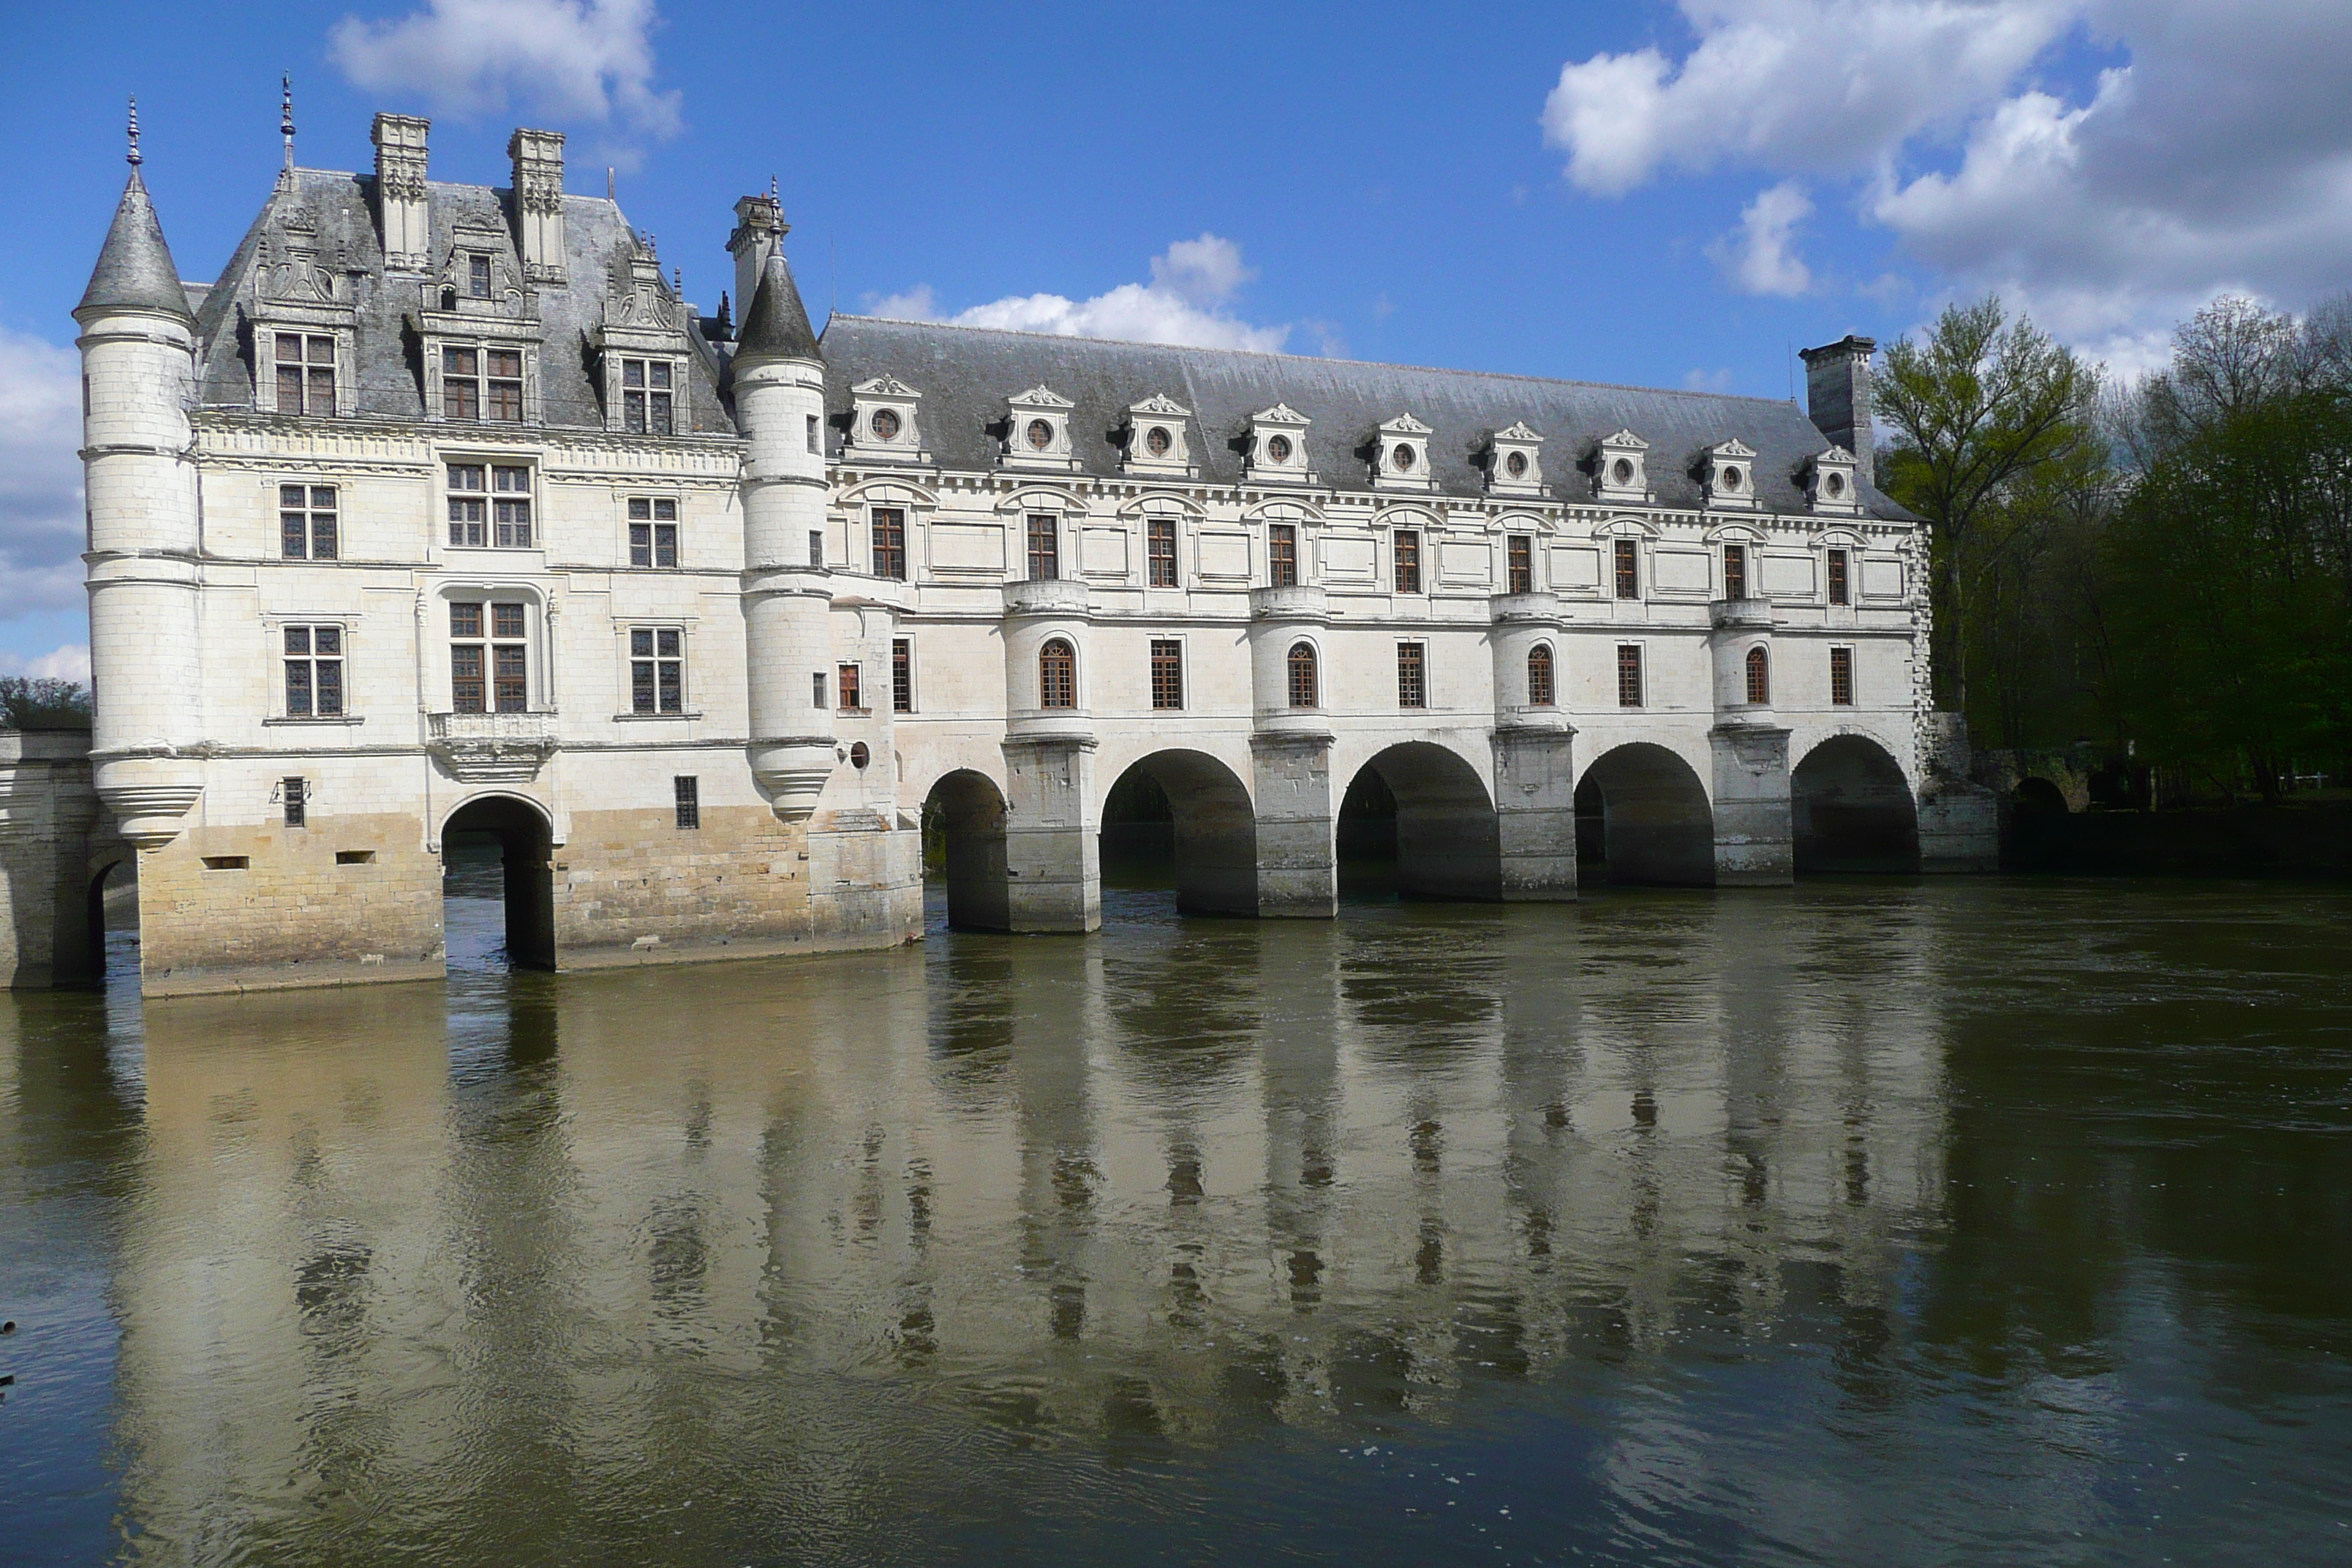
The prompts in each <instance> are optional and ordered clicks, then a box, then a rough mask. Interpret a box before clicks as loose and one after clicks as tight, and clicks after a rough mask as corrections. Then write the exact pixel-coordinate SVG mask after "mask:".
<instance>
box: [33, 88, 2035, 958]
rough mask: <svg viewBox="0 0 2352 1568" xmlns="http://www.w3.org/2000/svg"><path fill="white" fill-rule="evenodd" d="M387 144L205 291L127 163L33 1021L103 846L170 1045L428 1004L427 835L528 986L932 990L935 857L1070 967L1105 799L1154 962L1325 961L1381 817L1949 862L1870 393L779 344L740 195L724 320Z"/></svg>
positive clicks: (1460, 856)
mask: <svg viewBox="0 0 2352 1568" xmlns="http://www.w3.org/2000/svg"><path fill="white" fill-rule="evenodd" d="M427 132H428V125H427V122H426V121H423V120H420V119H415V118H411V117H407V116H403V115H394V114H382V115H378V116H377V117H376V119H375V121H374V126H373V142H374V146H375V168H374V170H373V174H345V173H331V172H326V171H320V170H312V169H305V168H300V167H298V166H297V165H296V163H295V162H294V159H293V156H292V141H291V130H290V122H289V128H288V153H287V159H286V163H285V167H284V169H283V171H282V172H281V174H279V176H278V181H277V184H276V186H275V188H274V189H273V190H272V191H271V192H270V194H269V196H268V200H267V202H265V203H264V204H263V205H262V208H261V211H260V213H259V215H258V216H257V217H256V219H255V220H254V223H253V225H252V226H251V228H250V229H249V230H248V231H247V235H246V237H245V238H244V240H243V242H242V243H241V244H240V245H239V246H238V247H237V248H236V253H235V254H234V255H233V256H232V257H231V258H229V261H228V263H227V265H226V268H223V269H222V270H221V271H220V272H219V273H218V274H217V276H216V277H215V279H214V280H213V281H212V282H210V283H209V284H194V283H187V282H184V280H183V279H181V277H180V274H179V269H178V268H177V267H176V266H175V265H174V264H173V259H172V257H171V254H170V251H169V249H168V247H167V246H166V244H165V241H164V237H163V228H162V226H161V224H160V223H159V221H158V219H157V216H156V214H155V211H154V208H153V205H152V202H151V201H150V199H149V197H148V194H147V191H146V189H145V187H144V185H143V184H142V181H141V178H140V175H139V169H138V153H137V151H136V143H135V140H134V143H133V153H132V169H131V178H130V181H129V184H128V185H127V187H126V189H125V190H124V192H123V195H122V200H121V205H120V207H119V209H118V211H117V212H116V215H115V217H114V221H113V225H112V227H111V228H110V231H109V233H108V235H107V237H106V240H105V244H104V247H103V248H102V250H101V251H100V256H99V259H98V263H97V267H96V269H95V271H94V272H93V274H92V276H91V279H90V282H89V289H88V292H87V293H86V294H85V295H84V297H83V299H82V301H81V303H80V305H79V307H78V308H77V310H75V312H74V315H75V319H76V321H78V322H79V324H80V328H81V337H80V340H79V342H80V349H81V353H82V361H83V368H84V386H85V405H86V410H87V412H86V440H85V449H84V454H83V456H84V458H85V461H86V464H87V473H88V495H89V553H88V557H87V559H88V562H89V594H90V649H91V665H92V671H93V679H92V685H93V689H94V693H95V700H96V710H95V724H94V729H93V732H92V735H91V745H90V751H89V770H90V774H89V785H90V786H91V787H94V797H93V796H92V795H90V793H89V789H86V788H80V787H79V786H78V785H77V784H75V782H74V780H73V778H72V776H71V775H72V765H71V764H72V760H71V759H66V760H62V761H60V760H55V759H51V760H43V759H42V758H39V757H30V756H28V757H27V758H25V759H21V760H16V761H11V760H10V759H9V758H8V757H5V756H0V796H5V798H7V799H12V800H16V801H18V802H19V803H20V808H19V809H18V810H17V811H16V814H15V816H16V820H17V821H18V822H19V823H20V830H19V831H18V832H17V833H16V835H15V837H16V838H17V839H18V840H19V843H18V844H17V846H16V848H15V849H14V850H12V851H11V854H10V858H9V859H8V860H7V862H6V864H7V866H8V871H7V875H8V876H9V878H10V879H11V883H12V889H13V897H12V905H13V907H14V909H15V911H16V912H15V914H14V915H13V916H12V919H13V920H14V921H15V923H14V925H12V926H11V927H10V928H9V930H10V931H11V932H12V933H13V934H12V935H11V937H10V940H11V941H12V942H14V943H15V947H16V952H15V956H14V960H13V962H14V964H15V970H14V973H15V974H16V978H17V979H18V980H19V982H20V983H37V982H39V981H41V980H44V979H47V978H50V977H58V978H62V977H65V976H67V975H68V974H69V973H72V972H73V971H74V970H75V968H76V967H77V965H81V966H86V965H87V963H89V956H90V955H89V942H88V937H87V935H86V934H81V933H76V932H74V931H71V930H70V929H69V928H70V927H71V926H72V925H73V923H74V921H75V919H76V918H77V917H76V913H75V911H76V910H77V909H78V907H79V900H82V899H83V897H84V895H85V879H89V878H97V879H102V878H103V876H104V874H105V872H106V870H107V869H108V867H109V865H110V863H111V861H112V860H114V859H117V858H121V856H122V855H124V854H134V853H135V856H136V858H137V883H138V903H139V921H140V931H141V942H142V983H143V984H144V987H145V988H146V989H147V991H148V992H149V993H150V994H159V993H173V992H186V991H207V990H224V989H238V988H247V987H255V986H278V985H288V984H334V983H341V982H349V981H353V980H374V979H386V980H389V979H399V978H410V977H418V976H427V975H434V974H438V973H440V972H441V969H442V963H443V945H442V943H443V934H442V873H443V855H444V849H445V845H446V842H447V841H448V840H450V839H451V837H453V836H457V835H467V834H488V835H494V836H495V837H497V838H498V840H499V844H500V846H501V851H502V855H503V858H504V863H505V868H506V887H507V911H508V940H509V950H510V952H512V954H513V955H514V956H515V958H516V959H517V960H518V961H520V962H524V963H536V964H541V965H546V966H553V967H559V968H576V967H585V966H593V965H599V964H608V963H646V962H665V961H683V960H691V959H698V958H714V957H740V956H751V955H756V954H767V953H782V952H812V951H821V950H827V949H840V948H846V947H860V946H873V945H882V944H888V943H896V942H906V941H908V940H912V939H914V938H916V937H918V936H919V934H920V931H921V929H922V921H923V874H924V872H923V846H922V839H923V825H924V822H925V818H926V814H927V813H928V814H929V818H930V820H931V822H932V825H933V829H934V833H935V835H937V836H939V837H943V839H944V850H945V877H946V881H947V890H948V902H949V913H950V920H951V921H953V922H955V923H958V924H961V925H966V926H971V927H979V928H986V929H996V930H1005V931H1087V930H1091V929H1094V928H1095V927H1096V926H1097V925H1098V924H1099V923H1100V921H1101V894H1100V876H1099V849H1098V837H1099V832H1100V829H1101V826H1102V822H1103V814H1104V808H1105V801H1106V798H1107V797H1108V795H1111V793H1112V791H1113V790H1114V788H1115V787H1116V786H1117V785H1118V784H1119V781H1121V779H1122V778H1125V777H1127V776H1129V774H1130V773H1134V772H1136V771H1138V770H1139V771H1140V772H1141V773H1147V774H1149V775H1150V778H1151V779H1152V780H1153V781H1154V782H1155V783H1156V784H1158V786H1159V790H1160V794H1162V795H1164V796H1165V798H1166V800H1167V802H1168V812H1169V815H1170V816H1171V818H1172V827H1171V831H1172V836H1173V839H1174V847H1175V850H1176V865H1177V868H1178V872H1177V874H1178V881H1179V887H1178V898H1179V902H1180V907H1181V908H1183V909H1185V910H1191V911H1198V912H1213V913H1223V914H1237V915H1255V916H1308V917H1314V916H1323V917H1328V916H1330V915H1332V914H1333V913H1334V910H1335V900H1336V890H1337V871H1336V852H1335V824H1336V823H1337V821H1338V819H1339V815H1340V808H1341V805H1342V802H1343V800H1344V799H1345V798H1346V797H1347V796H1348V792H1349V789H1350V787H1351V785H1358V784H1360V782H1361V781H1362V780H1364V779H1365V778H1366V777H1367V776H1368V775H1369V776H1370V777H1373V778H1376V779H1377V781H1378V784H1379V789H1378V791H1377V793H1378V795H1379V796H1380V798H1381V800H1382V801H1383V802H1388V801H1392V802H1393V811H1394V837H1395V846H1396V858H1397V876H1398V882H1399V886H1400V888H1401V889H1402V890H1403V891H1404V892H1405V893H1407V894H1410V895H1419V896H1428V897H1442V898H1463V899H1489V900H1492V899H1507V900H1560V899H1570V898H1573V897H1575V896H1576V892H1577V888H1578V882H1579V876H1580V862H1581V863H1582V864H1583V865H1584V868H1585V875H1587V876H1588V877H1590V876H1591V875H1593V874H1595V873H1596V872H1597V871H1600V870H1601V869H1603V868H1605V873H1606V875H1607V876H1609V877H1610V878H1611V879H1615V880H1621V881H1625V880H1631V881H1644V882H1659V883H1683V884H1696V885H1716V886H1730V885H1739V884H1769V883H1775V882H1786V881H1788V880H1789V879H1790V878H1791V876H1792V875H1793V874H1794V872H1795V871H1796V870H1798V869H1801V868H1805V867H1807V866H1809V865H1818V866H1824V867H1869V868H1889V869H1902V870H1911V869H1925V870H1941V869H1965V868H1981V867H1985V866H1988V865H1990V861H1991V858H1992V853H1993V847H1992V831H1991V828H1992V823H1991V816H1990V809H1989V802H1988V801H1987V800H1986V799H1985V798H1983V797H1982V795H1981V792H1979V791H1975V790H1974V789H1973V786H1969V785H1967V784H1964V783H1962V782H1960V781H1959V780H1958V778H1957V776H1955V775H1954V774H1953V773H1952V772H1951V771H1950V770H1949V769H1948V767H1945V766H1942V765H1941V764H1940V763H1939V760H1938V746H1939V743H1940V742H1939V740H1938V737H1939V734H1940V731H1939V729H1938V720H1937V715H1936V714H1934V713H1933V711H1932V710H1931V703H1930V700H1929V697H1928V679H1927V538H1926V534H1925V531H1924V530H1923V528H1922V527H1921V525H1920V524H1919V523H1918V522H1917V521H1916V520H1915V519H1914V518H1912V517H1911V516H1909V515H1908V514H1907V513H1906V512H1905V511H1903V510H1902V509H1900V508H1899V507H1897V506H1895V504H1894V503H1892V502H1891V501H1889V500H1887V499H1886V498H1885V497H1884V496H1883V495H1881V494H1880V493H1879V492H1878V491H1877V490H1876V489H1874V486H1873V484H1872V466H1871V460H1870V459H1871V435H1870V430H1871V426H1870V395H1869V387H1870V383H1869V376H1870V369H1869V366H1870V355H1871V351H1872V348H1873V345H1872V344H1871V343H1870V342H1869V341H1868V340H1866V339H1860V338H1851V337H1850V338H1847V339H1845V340H1843V342H1837V343H1833V344H1831V345H1829V346H1827V347H1825V348H1821V349H1816V350H1811V351H1808V353H1807V354H1806V362H1807V366H1808V374H1809V393H1810V403H1811V406H1810V415H1811V417H1810V418H1809V417H1808V416H1807V414H1806V413H1801V412H1800V411H1799V410H1798V409H1797V408H1796V407H1795V406H1794V405H1792V404H1786V403H1778V402H1772V401H1768V400H1763V399H1756V398H1747V397H1735V396H1726V395H1710V394H1703V393H1696V392H1668V391H1646V390H1637V389H1632V388H1625V387H1616V386H1603V385H1594V384H1581V383H1570V382H1560V381H1551V380H1542V379H1536V378H1531V377H1523V376H1511V375H1496V374H1465V373H1461V372H1455V371H1444V370H1428V369H1416V368H1409V367H1402V366H1391V365H1376V364H1362V363H1344V362H1339V361H1333V360H1324V359H1314V358H1303V357H1293V356H1285V355H1275V354H1263V353H1238V352H1231V351H1219V350H1204V349H1192V348H1181V347H1170V346H1161V345H1150V344H1139V343H1124V342H1105V341H1098V340H1090V339H1077V338H1060V337H1045V336H1035V335H1030V334H1024V333H1017V332H1005V331H983V330H977V329H970V328H959V327H951V326H944V325H940V324H936V323H929V322H910V321H886V320H879V319H872V318H860V317H855V316H840V315H836V316H835V317H834V318H833V319H832V321H830V322H829V323H828V325H827V327H826V330H825V331H824V335H823V337H822V338H820V337H819V336H818V334H817V333H816V332H815V331H814V330H813V329H812V326H811V323H810V321H809V318H808V315H807V312H806V310H804V308H803V304H802V301H801V298H800V295H799V293H798V290H797V289H796V288H795V287H794V284H793V274H792V270H791V268H790V267H789V265H788V263H787V261H786V259H785V256H784V248H783V241H784V237H785V235H786V232H787V226H786V225H785V223H784V221H783V217H782V207H781V205H780V204H779V202H778V200H777V198H776V196H775V195H774V194H773V193H772V192H771V193H770V194H768V195H750V196H746V197H744V198H743V199H742V200H741V201H740V202H738V203H737V204H736V208H735V216H736V225H735V228H734V232H733V235H732V237H731V238H730V241H729V249H730V251H731V253H732V256H733V261H734V278H733V283H734V286H733V288H732V289H731V290H730V293H729V295H728V296H723V297H722V299H721V301H720V304H719V308H718V309H717V310H714V311H710V312H704V311H700V310H697V309H695V308H693V307H692V306H689V305H688V303H687V302H686V301H685V300H683V299H682V298H681V297H680V290H679V289H677V287H676V286H675V284H674V282H673V280H672V279H667V278H665V277H664V275H663V272H662V268H661V267H660V265H659V262H658V260H657V259H656V255H655V253H654V251H653V248H652V247H651V244H650V242H649V241H648V240H647V239H646V237H643V236H641V235H639V234H638V233H636V232H635V231H634V230H633V229H632V228H631V227H630V226H629V225H628V224H627V222H626V221H625V219H624V218H623V216H622V215H621V212H620V209H619V207H618V206H617V205H615V203H614V201H613V200H611V199H610V198H609V197H606V198H599V197H592V196H582V195H572V194H570V193H568V192H566V191H565V189H564V182H563V138H562V136H560V135H557V134H554V133H552V132H542V131H531V130H520V131H517V132H515V133H514V136H513V138H512V140H511V142H510V143H509V153H510V155H511V158H512V170H511V178H510V180H509V184H507V185H505V186H504V187H492V186H488V185H469V184H453V183H449V182H446V181H440V180H436V179H433V178H431V177H429V175H428V173H427V159H428V136H427ZM134 135H135V132H134ZM736 302H740V305H741V310H740V321H738V320H736V319H735V312H734V310H733V305H734V303H736ZM34 739H36V738H32V737H27V738H26V741H27V742H30V741H32V740H34ZM36 749H37V748H36ZM44 770H46V771H44ZM10 791H13V792H14V793H13V794H10V793H8V792H10ZM25 803H31V804H29V805H26V804H25ZM77 803H79V804H77ZM77 834H79V835H80V836H81V837H80V838H79V840H78V839H77V838H76V837H75V836H76V835H77ZM90 885H94V884H90ZM45 910H46V911H47V912H46V913H44V911H45ZM45 942H46V943H47V944H49V945H48V947H47V948H46V949H43V948H42V944H43V943H45ZM37 949H41V951H38V952H37V951H36V950H37Z"/></svg>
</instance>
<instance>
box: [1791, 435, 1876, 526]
mask: <svg viewBox="0 0 2352 1568" xmlns="http://www.w3.org/2000/svg"><path fill="white" fill-rule="evenodd" d="M1856 467H1857V465H1856V464H1855V462H1854V457H1853V453H1852V452H1849V451H1847V450H1846V449H1845V448H1844V447H1831V448H1830V449H1829V450H1828V451H1826V452H1823V453H1822V454H1821V455H1820V456H1818V457H1816V458H1813V459H1812V460H1811V462H1809V463H1807V464H1806V465H1805V494H1806V496H1807V497H1808V498H1810V499H1811V501H1812V503H1813V510H1815V511H1817V512H1822V513H1824V514H1826V515H1829V516H1832V517H1856V516H1859V515H1860V514H1861V512H1862V491H1861V489H1860V488H1859V487H1858V483H1857V480H1856V479H1855V475H1854V469H1855V468H1856Z"/></svg>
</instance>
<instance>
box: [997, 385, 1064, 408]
mask: <svg viewBox="0 0 2352 1568" xmlns="http://www.w3.org/2000/svg"><path fill="white" fill-rule="evenodd" d="M1006 401H1007V402H1009V403H1011V404H1012V405H1013V407H1015V408H1075V407H1076V406H1077V405H1076V404H1074V403H1072V402H1071V401H1070V400H1069V399H1068V398H1066V397H1064V396H1063V395H1061V394H1060V393H1058V392H1055V390H1054V389H1053V388H1052V387H1049V386H1033V387H1031V388H1030V389H1029V390H1028V391H1026V392H1024V393H1022V394H1021V395H1019V396H1017V397H1012V398H1008V399H1007V400H1006Z"/></svg>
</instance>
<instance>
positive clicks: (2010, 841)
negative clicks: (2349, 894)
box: [2000, 801, 2352, 880]
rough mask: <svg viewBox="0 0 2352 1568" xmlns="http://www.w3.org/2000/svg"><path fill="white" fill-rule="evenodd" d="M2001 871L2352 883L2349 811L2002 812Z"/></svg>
mask: <svg viewBox="0 0 2352 1568" xmlns="http://www.w3.org/2000/svg"><path fill="white" fill-rule="evenodd" d="M2002 815H2003V818H2004V820H2003V822H2002V825H2001V836H2000V868H2001V869H2002V870H2004V871H2042V872H2060V873H2064V874H2067V875H2072V876H2089V877H2264V878H2271V877H2275V878H2285V879H2295V880H2352V803H2347V802H2343V801H2321V802H2315V803H2311V804H2290V805H2246V806H2239V807H2236V808H2234V809H2227V810H2225V809H2219V808H2214V809H2206V810H2189V811H2114V810H2100V809H2096V808H2094V809H2092V810H2089V811H2079V812H2060V811H2055V810H2047V809H2044V810H2036V809H2033V808H2032V807H2031V806H2028V805H2018V806H2015V807H2011V808H2010V809H2007V810H2005V811H2004V812H2003V814H2002Z"/></svg>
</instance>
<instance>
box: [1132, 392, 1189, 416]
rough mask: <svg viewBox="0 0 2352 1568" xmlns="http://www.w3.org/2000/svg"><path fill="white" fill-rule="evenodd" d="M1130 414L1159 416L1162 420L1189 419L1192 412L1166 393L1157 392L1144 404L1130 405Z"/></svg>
mask: <svg viewBox="0 0 2352 1568" xmlns="http://www.w3.org/2000/svg"><path fill="white" fill-rule="evenodd" d="M1128 412H1129V414H1144V415H1153V416H1158V417H1160V418H1162V419H1189V418H1191V417H1192V410H1191V409H1189V408H1187V407H1185V406H1184V405H1182V404H1181V403H1179V402H1177V401H1176V400H1175V399H1174V398H1172V397H1171V396H1169V395H1167V394H1166V393H1164V392H1155V393H1153V394H1152V395H1150V396H1149V397H1147V398H1145V399H1144V400H1143V401H1142V402H1140V403H1138V404H1134V405H1130V406H1129V409H1128Z"/></svg>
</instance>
